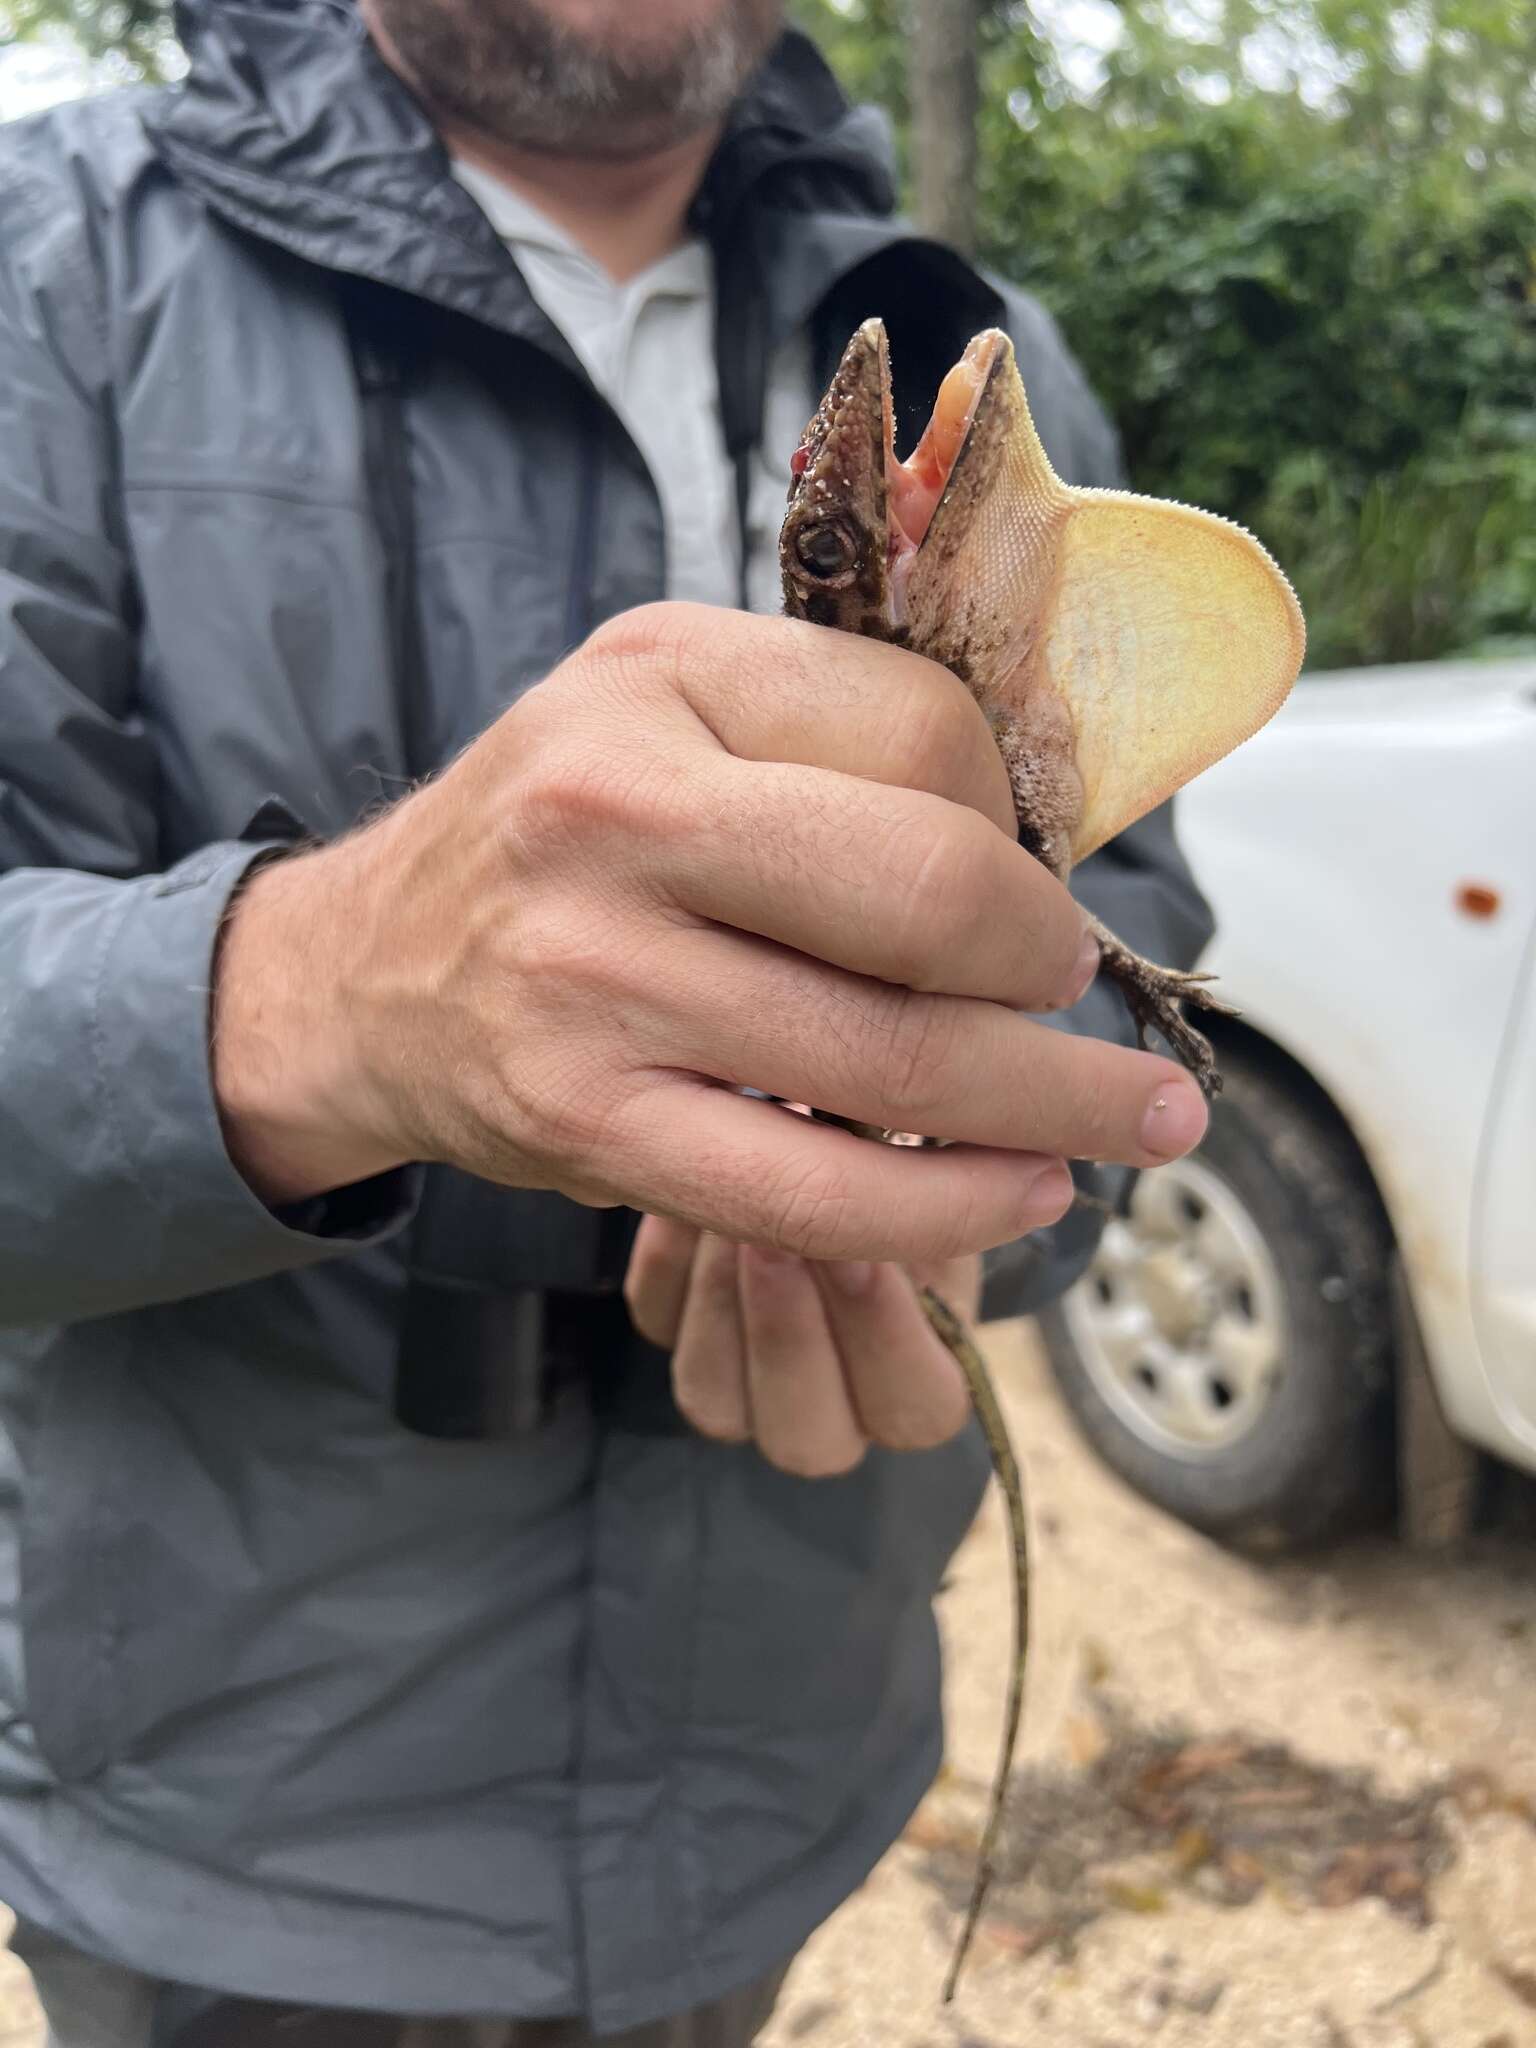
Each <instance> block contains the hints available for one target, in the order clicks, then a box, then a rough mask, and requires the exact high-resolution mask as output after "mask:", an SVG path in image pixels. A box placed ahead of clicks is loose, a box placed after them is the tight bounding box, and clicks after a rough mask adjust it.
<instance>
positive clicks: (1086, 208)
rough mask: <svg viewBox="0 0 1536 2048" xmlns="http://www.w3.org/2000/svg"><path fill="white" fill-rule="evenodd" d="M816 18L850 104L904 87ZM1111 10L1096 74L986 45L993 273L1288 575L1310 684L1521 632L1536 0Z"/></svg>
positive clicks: (856, 36) (825, 0)
mask: <svg viewBox="0 0 1536 2048" xmlns="http://www.w3.org/2000/svg"><path fill="white" fill-rule="evenodd" d="M803 11H806V12H809V10H803ZM816 11H817V12H818V13H819V14H821V15H822V16H828V15H830V16H831V17H832V27H833V29H834V35H833V36H832V37H829V38H828V45H829V49H830V51H831V54H832V55H833V57H834V61H838V60H839V59H840V60H841V61H844V62H846V63H847V64H848V65H849V75H850V77H851V78H852V79H853V80H854V81H855V83H856V84H857V85H859V86H862V85H863V84H864V82H865V81H867V80H873V79H877V78H878V77H879V75H880V73H881V70H882V67H883V68H885V69H887V70H888V69H889V68H890V67H891V66H892V65H893V64H897V63H899V55H900V52H899V47H897V39H896V36H895V33H894V29H893V28H892V26H891V24H890V22H889V14H890V7H889V0H886V4H885V8H884V18H883V19H882V18H877V14H876V9H875V5H874V0H818V6H817V9H816ZM1117 11H1118V17H1119V20H1118V29H1119V34H1118V39H1117V41H1116V42H1115V45H1114V47H1113V49H1112V50H1110V51H1109V52H1108V53H1107V55H1106V56H1104V57H1103V59H1102V61H1101V62H1100V63H1099V64H1098V65H1097V66H1093V65H1092V64H1091V61H1090V60H1089V59H1088V58H1087V57H1085V53H1084V52H1082V51H1080V50H1079V51H1073V50H1072V49H1070V48H1064V49H1063V48H1056V47H1053V46H1052V45H1051V44H1050V43H1049V42H1048V41H1046V40H1045V39H1044V38H1043V37H1042V36H1041V34H1040V32H1039V25H1038V24H1037V23H1035V22H1033V21H1031V20H1030V19H1028V18H1027V17H1026V16H1025V14H1024V12H1023V10H1022V9H1020V8H1017V7H1015V8H1013V9H1011V10H1008V11H1007V12H1006V13H1005V14H1002V15H999V16H998V17H997V18H996V19H995V21H994V26H993V31H992V35H991V39H990V46H989V50H988V55H987V57H986V60H985V88H986V90H985V95H984V105H985V113H984V116H983V124H984V132H983V152H982V155H983V168H982V180H983V183H982V220H981V230H982V245H983V248H984V250H985V253H986V256H987V259H988V260H989V261H990V262H991V263H993V264H994V265H995V266H996V267H997V268H998V269H999V270H1001V271H1003V272H1005V273H1006V274H1007V275H1009V276H1011V277H1013V278H1016V279H1017V280H1018V281H1019V282H1020V283H1022V284H1025V285H1027V286H1029V287H1030V288H1031V289H1032V290H1034V291H1035V292H1037V293H1038V294H1039V295H1040V297H1041V298H1043V299H1044V300H1045V301H1046V303H1047V304H1048V305H1049V306H1050V307H1051V308H1052V310H1053V311H1054V312H1055V313H1056V314H1057V316H1058V318H1059V319H1060V320H1061V322H1062V325H1063V327H1064V329H1065V331H1066V333H1067V335H1068V337H1069V339H1070V340H1071V342H1072V345H1073V347H1074V348H1075V349H1076V351H1077V353H1078V354H1079V356H1080V357H1081V359H1082V361H1083V363H1084V365H1085V367H1086V369H1087V371H1088V374H1089V376H1090V378H1091V380H1092V382H1093V384H1094V386H1095V388H1096V389H1097V390H1098V391H1099V393H1100V394H1101V396H1102V397H1103V398H1104V400H1105V402H1106V403H1107V404H1108V405H1109V406H1110V408H1111V410H1112V411H1113V413H1114V415H1115V417H1116V420H1117V422H1118V424H1119V426H1120V430H1121V433H1122V435H1123V437H1124V441H1125V448H1126V455H1127V460H1128V463H1129V465H1130V469H1131V473H1132V477H1133V480H1134V482H1135V483H1136V484H1137V486H1138V487H1139V488H1141V489H1145V490H1150V491H1154V492H1157V493H1158V494H1160V495H1164V496H1169V497H1176V498H1182V499H1184V500H1186V501H1188V502H1190V503H1193V504H1199V505H1206V506H1209V507H1210V508H1211V509H1212V510H1215V511H1220V512H1223V513H1225V514H1226V515H1227V516H1228V517H1230V518H1234V519H1238V520H1240V521H1241V522H1242V523H1243V524H1244V525H1245V526H1249V527H1251V528H1252V529H1253V530H1254V531H1255V532H1256V533H1258V534H1259V535H1260V537H1261V538H1262V539H1264V540H1265V541H1266V542H1267V544H1268V545H1269V546H1270V547H1271V548H1272V549H1273V550H1274V551H1275V553H1276V554H1277V555H1278V557H1279V558H1280V560H1281V561H1282V562H1283V563H1284V564H1285V566H1286V567H1287V569H1288V570H1289V571H1290V573H1291V575H1292V576H1293V578H1294V580H1295V582H1296V584H1297V587H1298V590H1299V592H1300V594H1301V597H1302V601H1303V604H1304V605H1305V607H1306V610H1307V615H1308V620H1309V626H1310V637H1311V655H1310V659H1311V661H1312V663H1313V665H1314V666H1318V667H1325V666H1332V665H1336V664H1347V663H1353V662H1372V661H1401V660H1410V659H1427V658H1431V657H1434V656H1437V655H1440V654H1444V653H1448V652H1454V651H1459V650H1462V649H1467V648H1472V647H1477V646H1483V645H1488V644H1490V643H1492V644H1497V643H1499V642H1501V641H1506V640H1509V639H1511V638H1515V637H1519V636H1528V635H1529V634H1530V633H1531V632H1532V621H1533V619H1536V517H1533V515H1536V406H1533V400H1532V394H1533V392H1536V179H1533V177H1532V173H1531V170H1530V168H1529V165H1530V160H1531V144H1532V138H1533V135H1536V84H1533V59H1536V0H1425V4H1422V5H1420V6H1418V7H1417V8H1416V9H1411V10H1403V9H1400V8H1393V9H1390V10H1389V9H1388V7H1387V6H1385V5H1384V4H1382V0H1374V4H1373V5H1371V6H1370V7H1366V6H1363V5H1362V4H1361V0H1310V4H1309V0H1226V4H1225V5H1222V4H1221V0H1206V4H1202V5H1200V6H1199V7H1198V8H1197V7H1196V6H1195V5H1194V4H1193V0H1166V4H1161V0H1127V4H1124V5H1122V6H1121V7H1120V8H1119V9H1118V10H1117ZM839 39H841V40H839ZM877 45H879V46H880V47H877ZM845 46H851V48H845ZM891 98H892V103H893V104H894V106H895V109H896V111H897V114H898V117H899V116H900V113H901V111H902V110H901V103H900V100H899V98H897V97H896V96H895V95H894V94H893V95H892V96H891Z"/></svg>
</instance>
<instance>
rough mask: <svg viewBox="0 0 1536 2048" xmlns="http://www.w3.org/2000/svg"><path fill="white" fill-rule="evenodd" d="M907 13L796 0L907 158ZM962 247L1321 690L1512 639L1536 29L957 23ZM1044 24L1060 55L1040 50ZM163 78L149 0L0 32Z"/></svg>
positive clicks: (1456, 2)
mask: <svg viewBox="0 0 1536 2048" xmlns="http://www.w3.org/2000/svg"><path fill="white" fill-rule="evenodd" d="M918 5H921V0H791V11H792V13H793V14H794V15H795V16H796V17H797V18H798V19H800V20H801V21H802V22H803V23H804V24H805V25H806V26H807V27H808V28H810V29H811V31H812V33H813V34H815V35H816V36H817V37H818V39H819V40H820V42H821V43H822V46H823V48H824V49H825V50H826V51H827V54H828V55H829V57H830V58H831V59H832V61H833V63H834V64H835V65H836V67H837V68H838V70H839V72H840V73H841V74H842V76H843V78H844V80H845V82H846V83H847V85H848V87H849V89H850V90H851V91H852V92H853V93H854V94H855V95H856V96H857V97H859V98H864V99H875V100H878V101H880V102H882V103H883V104H884V105H885V106H887V107H888V108H889V109H890V110H891V113H892V115H893V116H894V119H895V122H896V128H897V134H898V139H899V141H900V142H901V144H902V147H903V149H904V148H905V131H906V127H907V119H908V113H909V106H908V80H907V68H906V30H907V27H908V25H909V23H910V20H911V17H912V11H913V9H914V7H916V6H918ZM978 7H979V9H980V13H981V20H982V30H983V51H984V57H983V87H984V94H983V102H984V112H983V116H982V193H981V222H980V229H981V243H982V247H983V249H984V251H985V254H986V257H987V260H988V261H990V262H991V263H992V264H994V265H995V266H996V267H997V268H999V269H1000V270H1002V271H1004V272H1006V273H1007V274H1008V275H1010V276H1012V277H1015V278H1017V279H1018V280H1019V282H1020V283H1023V284H1026V285H1028V286H1030V287H1031V289H1033V290H1034V291H1036V292H1037V293H1038V294H1039V295H1040V296H1041V297H1042V298H1043V299H1044V300H1045V301H1046V303H1047V304H1048V305H1049V306H1050V307H1051V308H1052V309H1053V310H1054V311H1055V313H1056V314H1057V316H1058V318H1059V319H1060V320H1061V323H1062V325H1063V327H1064V329H1065V330H1066V333H1067V335H1068V338H1069V339H1070V341H1071V343H1072V345H1073V347H1074V348H1075V349H1076V350H1077V352H1078V354H1079V355H1080V357H1081V358H1082V360H1083V362H1084V364H1085V366H1086V368H1087V370H1088V373H1089V375H1090V377H1091V379H1092V381H1093V383H1094V385H1095V387H1096V389H1097V390H1098V391H1099V392H1100V394H1101V395H1102V396H1103V398H1104V400H1105V402H1106V403H1107V404H1108V405H1109V406H1110V408H1111V410H1112V411H1113V413H1114V415H1115V418H1116V420H1117V422H1118V424H1119V426H1120V430H1121V433H1122V435H1123V437H1124V441H1125V447H1126V453H1127V459H1128V461H1129V464H1130V467H1131V472H1132V477H1133V480H1134V482H1135V483H1136V484H1137V485H1138V487H1140V488H1142V489H1144V490H1150V491H1155V492H1158V493H1160V494H1163V495H1166V496H1170V497H1178V498H1184V499H1186V500H1188V501H1190V502H1192V503H1195V504H1200V505H1207V506H1209V507H1211V509H1213V510H1215V511H1219V512H1224V513H1226V514H1227V515H1228V516H1229V517H1231V518H1235V519H1239V520H1241V521H1242V522H1243V524H1244V525H1246V526H1250V527H1252V528H1253V530H1254V531H1255V532H1256V533H1258V534H1259V535H1260V537H1261V538H1262V539H1264V540H1265V541H1266V542H1267V543H1268V544H1269V545H1270V546H1271V547H1272V548H1273V549H1274V551H1275V553H1276V554H1277V555H1278V556H1279V557H1280V559H1281V561H1282V562H1283V563H1284V564H1285V566H1286V567H1287V569H1289V571H1290V572H1291V574H1292V576H1293V577H1294V579H1295V581H1296V584H1297V587H1298V589H1299V590H1300V592H1301V595H1302V600H1303V603H1304V604H1305V606H1306V609H1307V613H1308V619H1309V624H1310V629H1311V648H1312V655H1311V658H1312V660H1313V663H1314V665H1316V666H1325V665H1329V664H1334V663H1347V662H1356V661H1395V660H1405V659H1415V658H1427V657H1431V656H1434V655H1438V654H1442V653H1447V652H1453V651H1457V650H1460V649H1464V648H1469V647H1477V646H1483V645H1488V644H1494V643H1499V642H1502V641H1507V640H1509V639H1511V638H1515V637H1521V636H1524V637H1527V638H1528V637H1529V636H1530V635H1531V634H1532V632H1533V620H1536V176H1533V172H1532V168H1531V166H1532V162H1533V159H1536V0H1118V4H1113V0H1101V7H1102V18H1103V21H1104V23H1105V26H1106V28H1107V30H1108V31H1109V33H1107V34H1106V35H1105V36H1104V37H1102V38H1101V39H1100V47H1099V50H1098V52H1097V54H1095V52H1094V51H1093V50H1092V49H1089V48H1087V47H1086V46H1083V45H1080V44H1078V45H1075V44H1074V43H1073V42H1072V41H1071V39H1070V36H1068V35H1067V34H1065V33H1064V32H1063V30H1062V29H1061V28H1060V26H1059V24H1060V23H1062V22H1069V23H1074V24H1075V23H1078V22H1080V21H1081V19H1082V16H1083V13H1084V0H1078V5H1077V6H1076V7H1074V8H1072V9H1064V8H1062V7H1061V5H1060V0H978ZM1053 24H1055V25H1056V26H1053ZM39 35H43V36H52V37H59V36H67V37H70V38H72V39H73V40H74V41H75V42H76V43H78V44H79V45H80V46H82V47H83V48H84V49H85V50H86V51H87V52H88V53H89V54H90V55H92V56H93V57H96V58H104V59H107V60H109V62H110V65H111V68H112V69H113V70H114V71H115V72H117V73H119V74H121V73H124V72H129V73H135V72H136V73H139V74H141V75H142V74H148V75H151V76H154V75H158V74H160V73H161V72H162V70H163V69H164V67H165V65H166V63H167V62H168V61H172V60H173V56H174V45H173V44H172V43H171V41H170V38H169V29H168V11H167V0H0V45H3V43H4V42H6V41H8V40H15V39H17V38H23V37H35V36H39Z"/></svg>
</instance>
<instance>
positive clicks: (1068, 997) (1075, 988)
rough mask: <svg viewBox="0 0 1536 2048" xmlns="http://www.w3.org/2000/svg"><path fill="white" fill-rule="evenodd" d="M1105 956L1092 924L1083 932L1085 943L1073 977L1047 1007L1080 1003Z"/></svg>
mask: <svg viewBox="0 0 1536 2048" xmlns="http://www.w3.org/2000/svg"><path fill="white" fill-rule="evenodd" d="M1103 958H1104V956H1103V954H1102V952H1101V951H1100V949H1099V941H1098V938H1097V936H1096V934H1095V933H1094V930H1093V928H1092V926H1091V925H1090V926H1088V927H1087V928H1086V929H1085V930H1084V932H1083V943H1082V945H1081V946H1080V947H1079V948H1078V953H1077V962H1076V965H1075V966H1074V967H1073V969H1072V979H1071V981H1070V982H1069V983H1068V985H1067V988H1066V991H1065V992H1064V994H1063V995H1062V996H1061V997H1060V998H1059V999H1058V1000H1057V1001H1056V1002H1054V1003H1050V1004H1048V1005H1047V1008H1048V1009H1051V1010H1070V1009H1071V1007H1072V1005H1073V1004H1074V1003H1080V1002H1081V1001H1082V999H1083V997H1084V996H1085V995H1087V993H1088V991H1089V989H1091V988H1092V987H1093V983H1094V978H1095V976H1096V975H1097V974H1098V971H1099V968H1100V966H1101V965H1102V964H1103Z"/></svg>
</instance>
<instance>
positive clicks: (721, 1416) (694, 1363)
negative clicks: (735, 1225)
mask: <svg viewBox="0 0 1536 2048" xmlns="http://www.w3.org/2000/svg"><path fill="white" fill-rule="evenodd" d="M738 1250H739V1247H738V1246H737V1245H735V1244H732V1243H731V1242H730V1241H729V1240H728V1239H725V1238H720V1237H714V1236H712V1235H708V1234H706V1235H705V1236H703V1237H701V1238H700V1239H699V1240H698V1245H697V1249H696V1251H695V1253H694V1257H693V1265H692V1271H691V1274H690V1278H689V1285H688V1298H687V1301H686V1304H685V1305H684V1308H683V1313H682V1320H681V1325H680V1327H679V1329H678V1333H677V1347H676V1349H675V1350H674V1352H673V1354H672V1391H673V1394H674V1396H675V1398H676V1401H677V1405H678V1407H679V1408H680V1409H681V1410H682V1412H683V1414H684V1415H686V1416H687V1418H688V1420H689V1421H690V1422H691V1423H692V1424H693V1426H694V1428H695V1429H696V1430H698V1431H699V1433H700V1434H701V1435H702V1436H712V1437H719V1438H720V1439H721V1440H722V1441H724V1442H726V1443H745V1442H746V1440H747V1439H748V1437H750V1436H751V1435H752V1408H751V1399H750V1395H749V1391H748V1387H747V1364H746V1350H745V1342H744V1336H743V1331H742V1321H741V1296H740V1289H739V1286H738V1282H737V1252H738Z"/></svg>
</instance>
